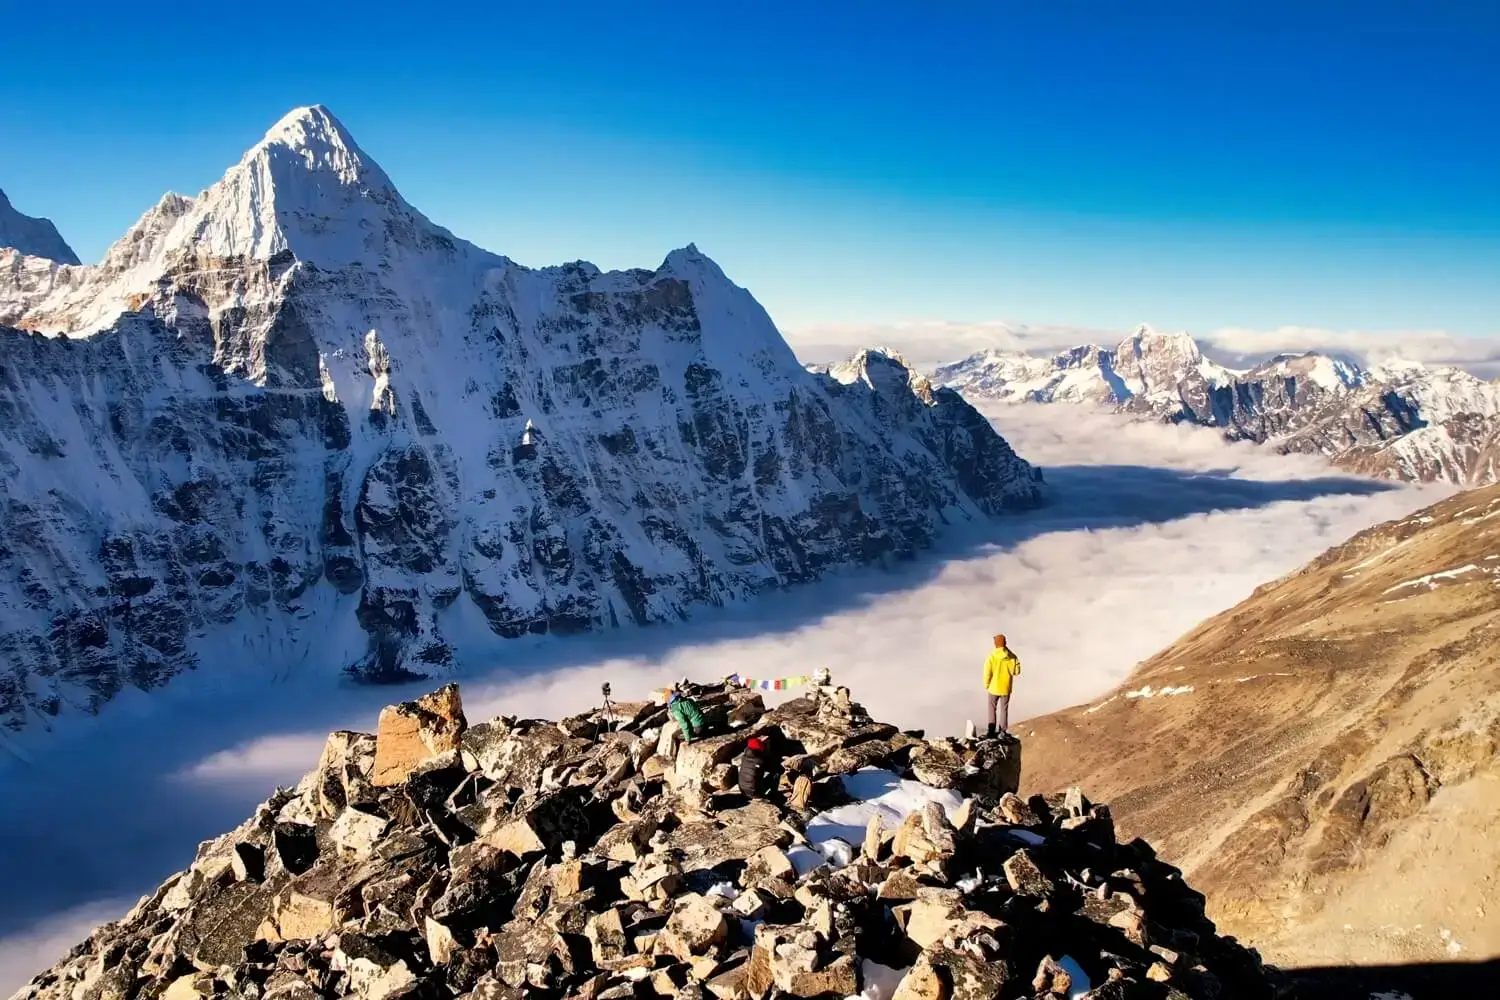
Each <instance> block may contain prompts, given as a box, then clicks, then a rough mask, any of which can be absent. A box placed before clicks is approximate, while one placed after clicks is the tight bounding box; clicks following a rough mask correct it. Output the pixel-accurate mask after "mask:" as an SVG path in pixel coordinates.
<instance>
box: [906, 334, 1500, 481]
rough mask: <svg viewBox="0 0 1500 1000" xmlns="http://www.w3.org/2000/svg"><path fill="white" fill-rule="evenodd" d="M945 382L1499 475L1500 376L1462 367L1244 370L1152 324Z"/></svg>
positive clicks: (1386, 460)
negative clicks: (1107, 343)
mask: <svg viewBox="0 0 1500 1000" xmlns="http://www.w3.org/2000/svg"><path fill="white" fill-rule="evenodd" d="M933 379H934V381H935V382H937V383H938V384H941V385H945V386H948V387H950V388H954V389H957V390H959V391H960V392H962V393H963V394H964V395H966V396H970V397H972V398H984V399H1003V400H1011V401H1016V402H1035V403H1086V404H1091V405H1096V406H1106V407H1110V408H1113V409H1115V410H1118V411H1120V412H1123V413H1130V414H1135V415H1138V416H1142V417H1148V418H1155V419H1160V420H1166V421H1171V422H1187V423H1193V424H1199V425H1202V426H1205V427H1215V428H1219V429H1220V430H1222V432H1223V434H1224V436H1225V437H1227V438H1229V439H1230V440H1247V441H1255V442H1258V443H1267V444H1270V445H1271V446H1273V447H1275V448H1277V449H1278V450H1280V451H1283V452H1306V453H1312V454H1321V455H1325V456H1327V457H1328V458H1329V459H1331V460H1332V461H1334V462H1335V463H1337V464H1339V465H1343V466H1345V467H1348V468H1350V469H1354V470H1356V471H1359V472H1363V473H1366V474H1370V475H1376V476H1383V477H1387V478H1391V479H1402V480H1413V481H1423V482H1450V483H1455V484H1458V485H1482V484H1486V483H1492V482H1496V481H1497V478H1496V477H1497V469H1496V465H1497V460H1496V454H1497V452H1496V442H1497V440H1500V438H1497V435H1500V383H1497V382H1486V381H1484V380H1483V379H1479V378H1476V377H1475V376H1473V375H1470V374H1469V373H1467V372H1464V371H1461V370H1459V369H1457V368H1428V367H1426V366H1425V365H1421V364H1418V363H1415V362H1409V361H1391V362H1386V363H1384V364H1381V365H1375V366H1372V367H1369V368H1364V367H1361V366H1360V365H1357V364H1355V363H1353V362H1351V361H1348V360H1345V359H1342V358H1334V357H1329V356H1326V355H1322V354H1318V353H1308V354H1302V355H1282V356H1279V357H1276V358H1273V359H1271V360H1270V361H1267V362H1264V363H1263V364H1260V365H1257V366H1255V367H1254V368H1249V369H1243V370H1236V369H1230V368H1225V367H1224V366H1222V365H1218V364H1215V363H1214V362H1213V361H1210V360H1208V359H1207V358H1205V357H1204V356H1203V353H1202V351H1201V350H1200V349H1199V347H1198V345H1197V343H1196V342H1194V340H1193V339H1192V338H1191V337H1189V336H1188V335H1187V334H1182V333H1178V334H1161V333H1157V332H1156V331H1154V330H1152V329H1151V328H1150V327H1145V326H1142V327H1139V328H1138V329H1137V330H1136V331H1135V333H1134V334H1132V335H1131V336H1130V337H1128V338H1126V339H1125V340H1124V341H1123V342H1121V343H1120V344H1119V345H1118V346H1117V347H1115V348H1113V349H1109V348H1103V347H1098V346H1094V345H1086V346H1082V347H1076V348H1073V349H1072V350H1068V351H1063V352H1062V353H1059V354H1057V355H1054V356H1053V357H1050V358H1042V357H1035V356H1032V355H1027V354H1017V353H1012V352H1005V351H986V352H983V353H980V354H975V355H973V356H971V357H968V358H965V359H964V360H962V361H958V362H955V363H954V364H950V365H944V366H942V367H941V368H939V369H938V370H937V371H936V373H935V374H934V376H933Z"/></svg>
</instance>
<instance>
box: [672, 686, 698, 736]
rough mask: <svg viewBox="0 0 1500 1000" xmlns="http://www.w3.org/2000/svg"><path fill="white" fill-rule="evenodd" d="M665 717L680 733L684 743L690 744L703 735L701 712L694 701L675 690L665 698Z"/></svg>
mask: <svg viewBox="0 0 1500 1000" xmlns="http://www.w3.org/2000/svg"><path fill="white" fill-rule="evenodd" d="M667 715H669V716H671V717H672V721H673V722H675V723H677V728H678V729H679V730H681V731H682V741H683V742H684V743H691V742H693V740H695V739H697V738H698V737H699V736H702V735H703V711H702V710H701V709H700V708H699V707H698V703H697V702H696V701H694V700H693V699H691V698H689V697H688V696H687V695H685V694H683V693H682V692H681V691H679V690H677V689H675V688H674V689H673V691H672V693H671V694H670V695H668V696H667Z"/></svg>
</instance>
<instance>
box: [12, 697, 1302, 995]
mask: <svg viewBox="0 0 1500 1000" xmlns="http://www.w3.org/2000/svg"><path fill="white" fill-rule="evenodd" d="M686 690H687V691H688V693H689V694H691V695H692V696H694V697H695V698H696V700H697V701H698V703H699V704H700V706H701V707H702V709H703V714H704V716H705V723H706V726H707V729H706V734H705V735H703V736H700V737H699V738H698V739H697V740H696V741H694V742H692V743H689V744H685V745H682V744H678V743H677V742H676V741H675V740H674V739H673V737H674V736H675V735H676V730H675V728H672V727H666V726H664V725H663V723H664V722H665V721H666V715H667V712H666V709H665V708H663V707H661V706H660V704H659V703H658V702H656V701H647V702H640V703H635V704H616V705H613V706H611V708H610V709H609V710H608V711H607V712H606V711H605V710H603V709H601V710H596V711H590V712H585V713H583V714H580V715H577V716H573V717H571V718H567V719H563V720H561V721H560V722H556V723H552V722H543V721H538V720H520V719H512V718H505V719H498V720H495V721H493V722H488V723H481V724H478V725H474V726H469V725H468V724H467V722H466V720H465V719H464V716H463V711H462V706H461V704H460V702H459V696H458V691H457V689H456V688H455V687H453V686H451V685H450V686H449V687H447V688H444V689H442V690H440V691H438V692H435V693H434V694H432V695H429V696H427V697H425V698H423V699H420V700H419V701H417V702H413V703H407V704H405V705H400V706H393V707H391V708H387V709H386V710H385V711H384V712H382V713H381V716H380V724H379V728H378V731H377V733H376V734H375V735H373V736H371V735H367V734H362V733H352V732H337V733H333V734H332V735H331V736H329V738H328V742H327V746H326V748H325V750H324V753H323V756H322V759H321V761H320V762H319V764H318V766H317V767H316V768H315V769H314V770H313V771H312V772H310V773H309V774H308V775H307V776H306V777H305V778H304V779H303V780H302V781H301V782H300V783H299V784H298V785H297V786H296V787H295V788H292V789H283V790H278V791H277V792H276V793H275V794H274V795H273V796H272V797H271V798H270V799H269V800H267V801H266V802H265V804H263V805H262V806H261V807H260V808H259V809H258V810H257V811H256V813H255V815H254V816H253V817H251V818H250V819H249V820H247V821H246V822H245V823H244V824H242V825H241V826H240V827H238V828H237V829H235V830H233V831H231V832H229V833H227V834H225V835H224V836H222V837H219V838H217V839H216V840H212V841H208V842H205V843H204V844H202V845H201V846H200V848H199V850H198V853H197V857H196V859H195V860H194V861H193V863H192V865H191V866H190V867H189V868H187V869H186V870H185V871H183V872H181V873H179V874H177V875H174V876H173V877H172V878H170V879H168V880H167V881H166V882H165V883H164V884H163V885H162V886H161V887H160V888H159V889H158V890H157V891H155V892H154V893H152V894H150V895H149V896H146V897H144V898H143V899H142V900H141V901H140V903H139V904H138V905H137V906H136V907H135V908H134V909H132V910H131V911H130V913H129V914H127V915H126V916H124V917H123V918H122V919H121V920H119V921H118V922H115V923H112V924H108V925H106V926H104V927H102V928H100V929H99V930H98V931H96V932H95V933H94V934H93V935H92V936H91V937H90V938H89V939H88V940H87V941H86V942H84V943H82V944H80V945H79V946H78V947H77V948H75V949H74V950H73V951H72V953H71V954H70V956H69V957H68V958H67V959H66V960H65V961H64V962H62V963H61V964H60V965H58V966H57V967H55V968H53V969H51V970H49V971H47V972H45V973H43V974H41V975H40V976H38V977H37V978H36V979H35V980H34V981H33V982H32V983H31V984H30V985H29V986H27V987H25V988H23V989H22V990H21V991H20V992H19V993H18V994H16V1000H67V998H71V1000H103V998H108V1000H157V998H164V1000H195V998H208V997H247V998H251V1000H314V998H317V997H324V998H335V997H344V996H350V997H357V998H360V1000H396V998H402V997H412V998H416V997H421V998H425V1000H433V998H442V997H464V998H474V1000H509V998H520V997H538V998H559V1000H560V998H564V997H566V998H579V1000H627V998H633V1000H649V998H653V997H662V998H668V997H679V998H684V1000H693V998H700V1000H705V998H709V997H712V998H716V1000H750V998H756V1000H764V998H767V997H777V996H782V997H786V996H790V997H805V998H814V997H817V998H844V997H861V998H868V1000H881V998H885V1000H993V998H999V997H1022V996H1038V997H1058V998H1061V997H1083V996H1087V997H1091V998H1100V1000H1103V998H1129V997H1143V998H1162V1000H1166V998H1173V997H1178V998H1180V997H1224V998H1237V997H1247V998H1248V997H1270V996H1271V995H1272V990H1271V981H1272V978H1273V976H1274V973H1272V972H1270V971H1269V970H1266V969H1263V968H1262V966H1261V965H1260V962H1259V959H1258V958H1257V956H1256V954H1255V953H1254V951H1252V950H1249V949H1246V948H1244V947H1242V946H1241V945H1239V944H1237V943H1235V942H1234V941H1233V940H1230V939H1226V938H1223V937H1220V936H1219V935H1218V934H1217V933H1216V932H1215V930H1214V927H1213V925H1212V924H1211V923H1210V922H1209V921H1207V920H1206V919H1205V918H1204V916H1203V898H1202V896H1201V895H1199V894H1198V893H1196V892H1194V891H1193V890H1192V889H1190V888H1189V887H1188V886H1187V885H1186V884H1185V883H1184V882H1183V880H1182V878H1181V875H1180V873H1179V872H1178V871H1177V870H1176V869H1174V868H1173V867H1171V866H1170V865H1168V864H1166V863H1164V862H1162V861H1161V860H1159V859H1158V858H1157V857H1156V855H1155V853H1154V852H1153V851H1152V850H1151V848H1150V847H1149V846H1148V845H1146V844H1144V843H1142V842H1139V841H1135V842H1131V843H1128V844H1121V843H1118V842H1117V841H1116V839H1115V835H1114V829H1113V825H1112V823H1111V821H1110V814H1109V810H1108V809H1107V808H1105V807H1103V806H1098V805H1092V804H1090V803H1089V802H1088V800H1087V799H1085V798H1084V797H1083V796H1082V795H1081V794H1080V793H1079V791H1078V789H1071V790H1069V791H1067V792H1066V793H1064V794H1060V795H1051V796H1046V797H1043V796H1034V797H1032V798H1031V799H1030V800H1029V801H1028V800H1023V799H1021V798H1020V797H1018V796H1017V795H1016V794H1015V793H1014V789H1015V788H1016V785H1017V782H1018V779H1019V777H1020V768H1021V748H1020V746H1019V744H1017V743H1016V742H1015V741H1013V740H992V739H989V740H986V739H981V740H966V741H960V740H953V739H942V740H927V739H924V738H922V737H921V736H920V735H919V734H915V733H903V732H900V731H898V730H897V728H896V727H895V726H890V725H885V724H882V723H879V722H875V721H873V720H871V719H870V718H869V716H868V715H867V714H866V713H865V712H864V710H863V709H862V708H861V707H860V706H859V705H858V704H857V703H855V702H852V701H851V700H850V698H849V692H848V690H847V689H843V688H836V687H833V686H830V685H820V686H816V687H814V688H813V689H812V691H811V693H810V694H808V695H807V696H805V697H802V698H799V699H796V700H793V701H789V702H786V703H784V704H782V705H780V706H778V707H777V708H775V709H773V710H771V711H766V709H765V706H764V704H763V702H762V701H761V698H760V696H759V695H756V694H753V693H751V692H749V691H747V690H745V689H744V688H735V687H730V686H728V685H727V684H726V685H722V686H716V687H700V686H688V687H687V688H686ZM752 735H755V736H760V737H762V738H765V739H768V740H769V741H770V750H769V751H768V759H771V760H775V761H778V762H779V763H777V764H775V765H773V766H772V767H770V768H769V769H768V772H767V773H768V775H769V776H770V777H771V778H772V779H775V778H776V776H777V775H780V776H781V780H780V782H779V783H777V784H778V785H779V788H780V791H775V790H771V789H770V788H769V785H768V787H767V790H768V792H769V794H768V796H760V797H755V798H750V799H747V798H745V797H744V796H743V795H742V794H739V793H738V792H725V791H724V790H725V789H729V788H731V787H732V786H734V785H735V783H736V778H735V769H734V767H733V766H732V762H733V761H734V760H735V759H736V757H737V756H738V755H739V754H740V753H741V752H742V751H743V750H744V748H745V747H746V744H747V741H748V739H749V738H750V737H751V736H752Z"/></svg>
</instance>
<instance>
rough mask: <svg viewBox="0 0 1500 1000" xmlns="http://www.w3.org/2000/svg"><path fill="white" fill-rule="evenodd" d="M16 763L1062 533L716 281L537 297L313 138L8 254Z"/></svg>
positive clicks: (612, 284)
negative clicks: (186, 693)
mask: <svg viewBox="0 0 1500 1000" xmlns="http://www.w3.org/2000/svg"><path fill="white" fill-rule="evenodd" d="M0 357H3V358H4V364H3V365H0V472H3V482H4V486H3V487H0V501H3V505H0V510H3V512H4V517H3V518H0V662H3V666H0V730H3V729H10V730H21V729H24V728H28V727H33V728H45V727H47V726H49V725H50V724H51V721H52V719H53V718H54V717H55V716H58V715H62V714H65V713H67V712H69V711H75V712H96V711H98V710H100V709H101V708H102V707H103V706H104V705H105V704H106V703H107V702H108V701H109V700H110V699H112V698H114V697H115V696H116V695H117V694H118V693H120V692H121V691H122V690H126V689H130V688H135V689H140V690H153V689H156V688H159V687H161V686H162V685H164V684H166V683H167V682H169V681H170V680H172V679H173V678H174V677H176V676H178V675H180V674H182V673H184V672H186V671H189V670H194V669H197V668H198V667H200V666H206V667H207V668H208V669H211V670H215V671H219V672H227V673H240V674H251V673H253V672H256V671H260V672H265V671H266V669H267V667H266V665H267V664H276V665H278V668H282V669H295V667H294V666H293V665H295V664H302V663H306V664H309V665H314V666H310V667H309V668H308V669H316V668H317V667H322V668H326V669H332V670H341V669H342V670H346V671H348V672H349V673H350V674H352V675H354V676H356V677H358V678H361V679H366V680H380V681H383V680H393V679H397V680H399V679H410V678H413V677H433V678H440V679H443V680H446V679H448V678H449V677H450V676H452V675H454V674H455V673H457V671H458V669H459V667H460V665H461V664H463V663H465V662H471V663H472V662H486V663H493V662H495V661H497V660H500V659H503V658H504V657H505V655H506V654H505V652H504V650H503V649H501V648H498V647H501V646H503V643H501V642H500V640H504V639H513V638H516V637H520V636H525V635H534V634H540V633H547V634H559V633H575V632H581V631H588V630H594V629H601V628H609V627H613V626H616V625H629V624H648V623H659V622H671V621H676V620H679V619H681V618H682V617H684V616H685V615H687V614H688V613H689V611H690V609H692V608H693V607H695V606H702V605H714V606H720V605H725V604H729V603H733V602H737V601H742V600H745V599H748V598H751V597H753V596H754V595H756V594H759V593H761V592H763V591H766V590H768V589H773V588H779V587H783V586H787V585H791V584H797V583H804V582H807V581H812V580H816V579H818V578H820V577H821V576H823V575H824V574H826V573H827V572H828V571H829V570H830V569H832V568H835V567H841V566H849V565H854V564H871V563H875V564H879V563H882V562H884V561H887V560H899V559H905V558H909V557H911V556H912V555H913V554H914V553H915V552H916V551H918V550H919V549H921V548H922V547H924V546H926V545H928V544H929V543H930V542H932V541H933V540H934V538H935V537H936V536H937V535H938V534H939V533H940V532H941V531H943V530H944V529H946V528H948V527H950V526H953V525H957V524H962V523H965V522H982V521H984V520H985V519H987V518H989V517H991V516H995V515H999V514H1001V513H1003V512H1006V511H1012V510H1018V509H1024V508H1028V507H1032V506H1035V505H1036V504H1037V503H1039V502H1040V501H1041V499H1042V494H1043V484H1042V482H1041V478H1042V477H1041V473H1040V471H1039V470H1037V469H1034V468H1032V467H1031V466H1030V465H1029V464H1027V463H1026V462H1025V461H1024V460H1022V459H1021V458H1020V457H1018V456H1017V455H1016V454H1015V452H1014V451H1012V450H1011V448H1010V446H1009V445H1008V444H1007V443H1006V442H1005V440H1004V439H1003V438H1001V437H1000V435H999V434H997V433H996V432H995V430H994V428H993V427H992V426H991V425H990V423H989V422H988V421H987V420H985V418H984V417H982V416H981V415H980V414H979V413H978V412H977V411H975V410H974V409H973V408H972V407H970V406H969V405H968V404H967V403H966V402H964V400H963V399H962V398H961V397H960V396H959V395H958V394H957V393H955V392H952V391H950V390H945V389H938V388H935V387H934V386H933V385H932V384H931V383H930V382H928V380H927V379H925V378H923V377H922V376H920V375H919V374H917V373H916V372H913V371H911V370H910V369H909V368H908V367H907V366H905V365H904V364H902V363H901V362H900V361H899V360H898V359H896V358H893V357H891V356H889V355H886V354H883V353H879V352H862V353H861V354H859V355H858V356H856V357H855V358H854V359H853V360H852V361H851V362H850V363H848V364H846V365H842V366H840V367H839V369H838V371H837V372H833V373H828V374H815V373H813V372H809V371H807V370H806V369H804V368H803V367H802V365H801V364H800V363H799V362H798V360H797V358H796V356H795V355H794V354H793V353H792V351H791V349H790V348H789V347H788V346H787V344H786V342H785V341H784V340H783V339H782V337H781V334H780V333H779V332H778V331H777V329H776V327H775V325H774V324H773V323H772V321H771V319H770V317H769V316H767V315H766V312H765V310H764V309H762V308H761V306H760V305H759V303H757V302H756V301H755V299H754V298H753V297H752V296H751V295H750V293H749V292H748V291H747V290H745V289H744V288H741V287H739V286H737V285H735V284H733V283H732V282H731V281H730V280H729V279H728V278H727V277H726V276H725V275H724V273H723V272H722V271H721V270H720V269H719V268H718V266H717V265H716V264H714V262H713V261H712V260H710V259H709V258H708V257H707V256H705V255H704V254H702V253H700V252H698V250H697V249H696V248H695V247H693V246H688V247H686V248H684V249H681V250H677V251H673V252H672V253H670V254H669V255H667V257H666V259H665V260H664V261H663V262H662V264H661V265H660V266H659V267H657V268H655V269H641V270H631V271H617V272H607V273H606V272H602V271H600V270H599V269H598V268H596V267H594V266H593V265H592V264H588V263H584V262H575V263H572V264H567V265H563V266H560V267H549V268H542V269H533V268H528V267H522V266H520V265H518V264H516V263H515V262H513V261H511V260H509V259H507V258H505V257H502V256H500V255H498V254H494V253H490V252H489V251H486V250H483V249H480V248H479V247H477V246H474V245H473V244H470V243H466V242H464V241H463V240H461V239H459V238H457V237H456V236H454V235H453V234H452V233H450V232H449V231H448V230H446V229H443V228H442V227H440V226H437V225H435V224H434V223H433V222H431V221H430V220H429V219H427V217H426V216H424V215H422V214H421V213H420V212H418V211H417V210H416V209H415V208H414V207H412V206H411V205H410V204H408V203H407V202H406V201H405V200H404V199H403V198H402V197H401V195H400V194H399V192H397V190H396V188H395V186H394V184H393V183H392V182H391V179H390V178H389V177H388V176H387V175H386V174H385V172H384V171H383V170H381V168H380V167H379V166H378V165H377V164H376V163H375V162H374V160H373V159H372V158H371V157H370V156H369V155H368V154H367V153H365V152H364V151H363V150H362V149H360V148H359V146H358V145H357V144H356V143H355V141H354V139H353V137H352V136H350V135H349V134H348V132H346V131H345V129H344V128H343V126H342V125H341V124H340V123H339V122H338V121H337V119H335V118H334V117H333V115H332V114H330V113H329V112H328V111H327V110H326V109H324V108H321V107H312V108H301V109H298V110H296V111H294V112H292V113H291V114H289V115H287V116H286V117H285V118H284V119H283V120H282V121H280V122H279V123H277V124H276V125H275V126H274V127H273V128H272V129H271V130H270V131H269V132H267V133H266V135H265V136H264V137H263V138H262V139H261V141H260V142H258V143H256V144H255V145H254V146H253V147H251V148H250V150H249V151H247V152H246V153H245V155H244V157H243V158H242V159H241V160H240V162H239V163H238V164H236V165H235V166H233V167H231V168H230V169H229V171H228V172H227V173H226V174H225V175H224V177H223V179H222V180H220V181H219V182H218V183H216V184H214V185H213V186H211V187H210V188H208V189H207V190H206V191H204V192H202V193H201V194H200V195H198V196H197V197H196V198H187V197H183V196H179V195H167V196H166V197H164V198H162V199H161V201H160V202H159V203H158V204H157V205H156V206H155V207H154V208H152V209H151V210H150V211H148V212H147V213H146V214H145V215H144V216H142V218H141V219H140V221H139V222H138V223H137V224H136V225H135V226H134V227H133V228H132V229H131V230H130V231H129V232H128V233H127V234H126V235H125V236H124V237H122V238H121V239H120V240H119V241H118V242H117V243H116V244H115V245H114V246H113V247H111V248H110V250H109V252H108V253H107V254H106V255H105V257H104V259H103V260H102V261H101V262H100V263H99V264H97V265H90V266H86V267H76V266H68V265H65V264H63V263H60V262H59V261H57V260H53V259H48V258H43V257H38V256H34V255H28V254H27V253H24V252H18V251H16V250H13V249H0Z"/></svg>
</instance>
